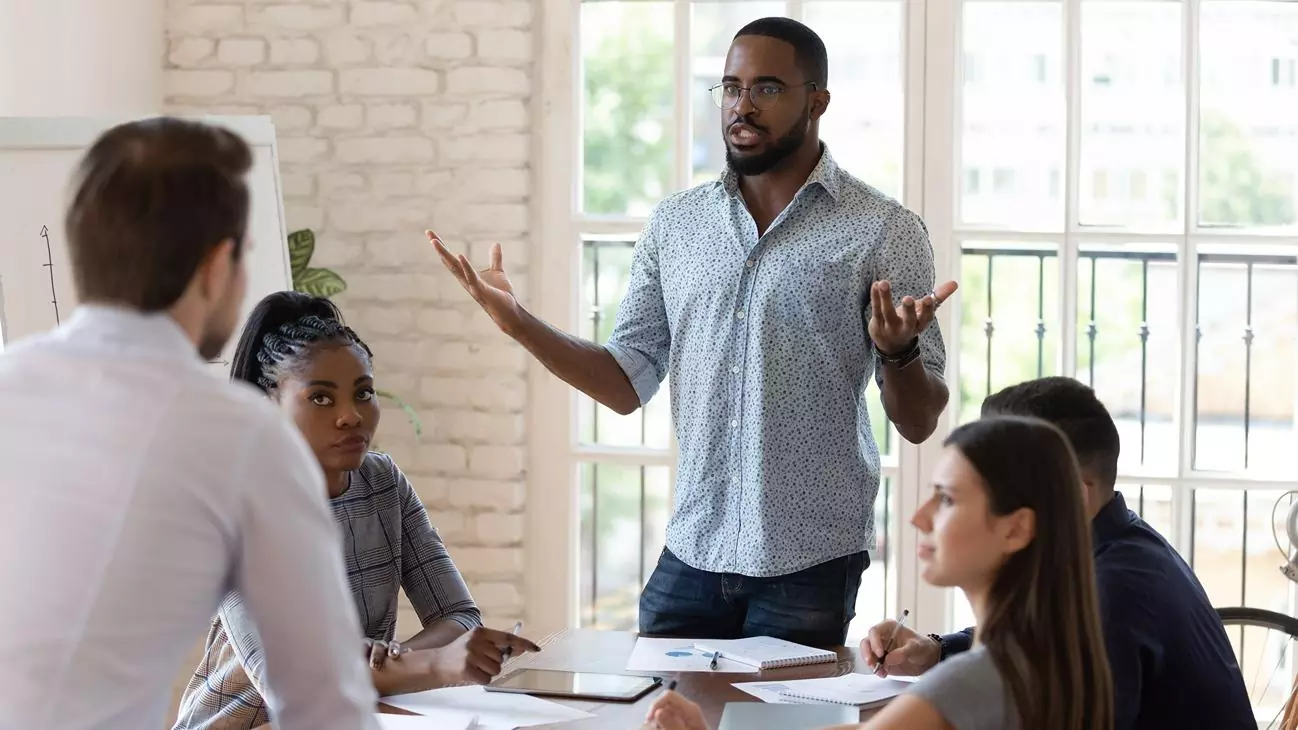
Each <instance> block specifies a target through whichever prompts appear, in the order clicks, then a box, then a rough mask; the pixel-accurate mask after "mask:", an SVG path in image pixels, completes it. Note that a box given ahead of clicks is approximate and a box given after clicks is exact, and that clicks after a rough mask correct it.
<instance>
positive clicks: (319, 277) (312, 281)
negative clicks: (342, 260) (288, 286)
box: [293, 269, 347, 299]
mask: <svg viewBox="0 0 1298 730" xmlns="http://www.w3.org/2000/svg"><path fill="white" fill-rule="evenodd" d="M293 288H294V289H297V290H298V291H300V292H302V293H304V294H310V295H311V296H313V297H325V298H326V299H327V298H329V297H331V296H333V295H335V294H338V293H340V292H343V291H346V290H347V282H345V281H343V278H342V277H341V276H339V275H338V274H336V273H334V272H333V271H330V270H329V269H307V270H305V271H303V272H302V274H301V276H295V277H293Z"/></svg>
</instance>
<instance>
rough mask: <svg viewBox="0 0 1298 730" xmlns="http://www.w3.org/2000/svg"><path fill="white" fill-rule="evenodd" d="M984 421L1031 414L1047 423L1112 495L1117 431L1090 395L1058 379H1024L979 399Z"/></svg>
mask: <svg viewBox="0 0 1298 730" xmlns="http://www.w3.org/2000/svg"><path fill="white" fill-rule="evenodd" d="M982 415H983V417H984V418H986V417H988V416H995V415H1014V416H1031V417H1035V418H1040V419H1041V420H1043V421H1048V422H1049V423H1051V424H1053V425H1054V426H1055V427H1057V428H1058V429H1059V430H1060V431H1063V432H1064V435H1065V436H1067V437H1068V441H1069V443H1071V444H1072V447H1073V451H1074V452H1075V453H1076V454H1077V461H1078V463H1079V464H1080V465H1081V467H1082V469H1083V471H1085V472H1086V473H1088V474H1090V475H1092V476H1094V478H1095V479H1097V480H1099V482H1100V483H1099V485H1098V486H1100V487H1101V489H1103V490H1106V491H1108V492H1112V491H1113V488H1114V485H1115V484H1116V483H1117V481H1118V456H1119V454H1120V453H1121V450H1122V444H1121V440H1120V439H1119V437H1118V427H1117V426H1116V425H1115V424H1114V423H1113V417H1112V416H1110V415H1109V409H1107V408H1105V407H1104V404H1103V403H1101V402H1100V399H1099V398H1097V397H1096V396H1095V391H1094V390H1092V389H1091V388H1090V387H1088V386H1086V385H1085V384H1083V383H1081V382H1079V381H1077V380H1075V379H1073V378H1067V377H1062V376H1051V377H1046V378H1037V379H1036V380H1029V381H1027V382H1024V383H1019V384H1018V385H1011V386H1010V387H1008V388H1005V389H1003V390H1001V391H1000V392H997V393H994V394H992V395H990V396H988V397H987V399H986V400H984V401H983V406H982Z"/></svg>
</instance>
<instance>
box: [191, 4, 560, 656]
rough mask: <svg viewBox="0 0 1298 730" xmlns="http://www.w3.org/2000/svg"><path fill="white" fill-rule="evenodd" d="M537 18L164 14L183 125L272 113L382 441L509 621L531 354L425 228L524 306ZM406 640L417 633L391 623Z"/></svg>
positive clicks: (519, 559)
mask: <svg viewBox="0 0 1298 730" xmlns="http://www.w3.org/2000/svg"><path fill="white" fill-rule="evenodd" d="M533 15H534V14H533V5H532V3H531V2H526V1H523V2H520V1H515V0H506V1H499V0H426V1H425V2H359V1H350V2H349V1H346V0H333V1H332V2H329V1H328V0H319V1H317V2H312V3H309V4H308V3H301V2H292V1H291V0H282V1H281V2H275V0H270V1H269V2H266V1H265V0H258V2H255V3H245V2H235V1H234V0H225V1H224V2H223V1H221V0H168V22H167V34H168V41H169V46H168V53H167V56H166V68H167V97H168V99H167V101H168V105H169V109H170V110H171V111H173V112H177V113H235V114H246V113H260V114H271V115H273V117H274V119H275V124H276V130H277V132H278V135H279V151H280V164H281V171H282V173H283V183H284V198H285V201H284V202H285V204H286V210H287V217H288V225H289V229H290V230H294V229H297V228H302V227H312V228H314V229H315V231H316V238H317V241H318V242H319V243H318V249H317V253H316V259H315V263H316V264H317V265H321V266H330V267H333V268H335V269H337V270H338V271H339V273H341V274H342V275H343V276H344V277H345V278H346V279H347V280H348V283H349V290H348V292H346V293H345V294H343V295H341V296H340V297H339V302H340V304H341V305H342V306H343V309H344V311H345V312H346V314H347V316H348V317H349V319H350V321H351V323H352V324H354V325H355V326H356V327H357V328H358V330H359V331H360V333H361V335H362V336H363V337H365V338H366V340H367V341H368V342H369V344H370V346H371V347H372V348H373V350H374V352H375V357H376V369H377V371H378V377H379V381H380V385H381V386H383V387H387V388H389V389H391V390H394V391H397V392H398V393H399V394H400V395H401V396H403V397H404V398H405V399H406V400H407V401H408V402H410V403H411V404H412V405H413V406H414V407H415V408H416V409H417V410H418V411H419V413H420V414H421V416H422V418H423V421H424V427H425V428H424V436H423V439H422V441H419V442H416V440H415V438H414V435H413V432H412V430H411V429H410V427H409V426H408V424H407V422H406V419H405V417H404V414H403V413H402V412H401V410H400V409H398V408H396V407H395V406H391V407H388V408H387V409H386V410H385V412H384V413H385V415H384V421H383V424H382V426H381V427H380V436H379V439H380V443H381V445H382V446H383V447H384V448H385V449H387V450H389V451H390V452H391V453H392V454H393V455H394V457H396V458H397V460H398V462H399V463H400V464H401V465H402V467H403V468H404V469H405V471H406V472H407V473H408V474H409V476H410V478H411V480H412V482H413V483H414V484H415V486H416V488H417V490H418V491H419V494H420V496H421V498H422V499H423V500H424V502H425V504H426V505H427V507H428V510H429V514H430V517H431V519H432V521H433V523H434V525H436V526H437V527H438V528H439V530H440V531H441V533H442V536H443V537H444V539H445V540H446V541H447V543H448V544H449V546H450V548H451V551H452V554H453V556H454V557H455V559H456V562H457V564H458V565H459V566H460V569H461V570H462V571H463V572H464V574H465V575H466V577H467V578H468V580H469V582H470V586H471V588H472V589H473V592H474V595H475V596H476V597H477V599H478V601H479V603H480V604H481V605H482V609H483V612H484V614H486V616H487V617H488V620H489V621H491V622H493V623H495V624H497V625H503V626H504V627H505V628H508V627H509V625H511V624H512V622H513V621H514V620H515V619H516V618H518V617H521V615H522V605H523V600H524V596H523V595H522V589H523V545H522V542H523V524H524V519H523V509H524V503H525V499H526V489H525V476H526V475H525V473H524V469H525V464H526V457H527V438H526V437H527V434H526V419H525V417H524V412H525V407H526V403H527V382H526V362H527V361H526V358H525V356H524V353H523V352H522V350H521V349H520V348H518V347H517V346H515V345H514V344H513V343H511V342H509V341H508V340H507V339H506V338H505V337H504V336H503V335H501V334H499V333H498V332H496V331H495V329H494V328H493V326H492V325H491V323H490V322H489V321H488V320H487V318H486V316H485V315H483V314H482V313H481V312H479V311H477V309H476V305H475V304H473V303H472V302H471V301H470V300H469V299H468V298H467V296H466V295H464V294H463V293H462V292H461V291H460V290H459V288H458V285H456V284H455V282H454V281H453V280H451V279H450V277H449V275H447V274H446V273H445V272H444V271H443V270H442V268H441V264H440V262H439V261H438V260H437V258H436V257H435V256H434V255H433V253H432V251H431V250H430V249H429V248H428V246H427V244H426V242H425V241H424V237H423V230H424V228H433V229H435V230H437V231H438V233H440V234H442V235H443V237H445V238H446V239H447V240H448V241H450V242H452V243H453V244H455V245H458V246H463V247H467V248H468V250H469V251H470V252H471V255H472V256H473V257H474V258H475V259H476V260H485V256H486V253H487V247H488V246H489V245H490V244H491V243H492V242H494V241H499V242H501V243H502V244H503V245H504V247H505V262H506V265H507V267H508V268H509V270H510V275H511V277H512V278H513V280H514V281H515V282H516V284H517V285H518V287H519V289H520V290H521V291H522V292H523V293H525V292H526V287H527V262H528V260H529V258H530V257H529V256H528V251H527V247H528V245H529V231H530V229H529V225H530V223H531V221H530V215H529V202H530V196H531V177H530V170H529V156H530V145H531V137H530V130H529V121H530V120H529V116H530V113H529V103H530V100H529V97H530V94H531V91H532V88H533V85H534V78H535V72H534V56H533V54H534V48H535V43H534V41H533V38H532V24H533ZM402 618H403V622H402V630H403V631H406V632H409V631H411V630H413V628H414V627H416V626H417V622H414V621H413V618H412V617H411V616H410V615H409V612H405V613H404V614H403V617H402Z"/></svg>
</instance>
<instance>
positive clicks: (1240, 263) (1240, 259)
mask: <svg viewBox="0 0 1298 730" xmlns="http://www.w3.org/2000/svg"><path fill="white" fill-rule="evenodd" d="M962 254H963V256H964V257H965V259H966V260H968V258H969V257H983V258H985V259H986V262H985V263H986V277H987V291H986V297H987V300H986V306H987V316H986V318H985V320H984V322H983V328H982V329H983V335H984V341H983V347H984V349H985V357H986V361H985V364H986V378H985V383H984V390H985V395H990V394H991V392H992V344H991V343H992V337H993V335H994V333H995V332H996V319H995V311H996V310H995V308H994V304H995V301H996V291H997V290H996V287H995V285H994V279H993V272H994V270H995V262H996V260H997V259H998V258H1000V257H1031V258H1035V259H1036V260H1037V267H1036V269H1037V273H1038V277H1037V287H1036V291H1037V308H1036V309H1037V321H1036V327H1035V329H1034V334H1035V336H1036V343H1037V347H1036V350H1037V363H1036V372H1037V374H1038V377H1040V376H1041V375H1042V374H1044V372H1045V369H1046V362H1045V337H1046V334H1047V329H1046V311H1047V306H1048V305H1047V302H1046V297H1045V277H1046V267H1045V263H1046V259H1048V258H1053V257H1055V256H1056V252H1055V251H1054V250H1053V249H1046V248H998V247H988V246H967V247H965V248H964V249H963V251H962ZM1078 259H1079V261H1078V270H1079V271H1082V270H1084V267H1087V266H1089V270H1090V271H1089V273H1090V282H1089V287H1088V289H1089V290H1088V291H1086V292H1081V295H1082V296H1085V297H1086V305H1085V306H1087V307H1088V308H1089V312H1087V314H1088V316H1087V324H1086V328H1085V330H1084V331H1085V334H1086V346H1087V348H1088V349H1089V352H1088V354H1089V358H1088V366H1087V369H1086V371H1085V373H1084V375H1085V377H1086V380H1087V382H1088V384H1089V385H1091V386H1092V387H1094V385H1095V345H1096V340H1097V338H1098V337H1100V335H1101V334H1102V333H1101V332H1100V331H1099V327H1098V324H1097V304H1096V300H1097V288H1098V287H1097V280H1098V277H1097V276H1096V267H1097V264H1098V262H1099V261H1102V260H1106V259H1118V260H1126V261H1131V262H1133V263H1135V264H1138V265H1139V266H1140V274H1141V275H1140V281H1141V292H1140V324H1139V327H1138V328H1137V330H1136V331H1135V332H1130V333H1116V334H1115V335H1114V336H1134V337H1136V338H1138V339H1139V341H1140V383H1139V386H1140V395H1139V403H1140V406H1139V408H1140V411H1139V415H1138V418H1139V425H1140V442H1139V453H1140V461H1141V463H1142V464H1143V463H1144V462H1145V456H1146V450H1145V449H1146V444H1145V436H1146V426H1147V416H1148V411H1147V403H1148V387H1149V359H1148V355H1149V353H1148V343H1149V336H1150V329H1149V323H1148V313H1149V271H1150V265H1151V264H1171V265H1175V263H1176V254H1175V253H1171V252H1140V251H1121V250H1102V251H1100V250H1095V251H1088V250H1082V251H1079V252H1078ZM977 263H982V262H977ZM1205 266H1231V267H1242V268H1243V270H1244V280H1245V291H1244V292H1243V295H1244V297H1245V302H1246V303H1245V322H1244V325H1243V329H1242V331H1241V332H1240V343H1241V346H1242V347H1243V356H1244V398H1243V429H1244V446H1243V449H1244V454H1243V464H1244V467H1245V468H1248V446H1249V437H1250V429H1251V426H1252V425H1253V424H1252V421H1253V413H1252V402H1251V400H1252V398H1251V396H1252V393H1253V382H1252V379H1253V363H1254V361H1253V347H1254V343H1255V340H1256V332H1255V330H1254V324H1255V323H1254V305H1255V302H1254V278H1255V274H1256V271H1257V269H1258V268H1261V267H1266V268H1282V269H1289V270H1292V271H1294V272H1295V274H1298V256H1293V255H1254V254H1237V253H1202V254H1199V256H1198V265H1197V266H1196V270H1195V276H1196V281H1198V282H1199V284H1200V285H1201V284H1202V274H1203V269H1204V267H1205ZM1200 291H1202V289H1201V286H1200ZM1202 300H1203V298H1202V296H1201V297H1200V301H1202ZM1079 304H1080V302H1079ZM1049 306H1053V302H1051V303H1050V305H1049ZM1195 317H1196V324H1195V333H1196V337H1195V347H1196V354H1197V353H1198V349H1197V348H1198V347H1199V346H1200V340H1201V339H1202V337H1203V333H1202V330H1201V329H1200V325H1199V322H1200V317H1201V315H1200V312H1199V311H1198V307H1196V312H1195ZM966 352H968V350H966ZM1196 361H1197V358H1196ZM1198 370H1199V369H1198V367H1197V366H1196V368H1195V373H1194V374H1193V377H1194V393H1195V400H1194V402H1193V403H1192V404H1191V409H1190V410H1191V413H1190V414H1189V415H1190V418H1191V419H1192V420H1191V423H1190V428H1191V429H1193V431H1194V433H1196V434H1197V432H1198V421H1199V413H1198V394H1199V372H1198ZM1081 375H1082V374H1081V373H1079V376H1081ZM1259 486H1262V487H1264V486H1265V485H1264V484H1260V485H1259ZM1139 489H1140V491H1139V500H1138V509H1137V512H1138V513H1140V514H1142V515H1143V514H1144V510H1145V489H1144V486H1141V487H1140V488H1139ZM1195 491H1197V490H1191V493H1190V495H1189V506H1190V520H1189V528H1190V534H1189V535H1188V539H1189V546H1190V550H1189V562H1190V565H1191V567H1193V566H1194V557H1195V556H1194V553H1195V549H1194V546H1195V525H1196V518H1195V517H1196V516H1195V508H1196V506H1197V500H1196V499H1195ZM1240 492H1241V500H1242V508H1243V512H1242V514H1243V515H1244V518H1243V520H1242V528H1241V535H1240V539H1241V550H1240V582H1239V599H1240V604H1241V605H1243V604H1244V603H1245V589H1246V585H1247V578H1248V544H1249V540H1248V508H1249V490H1248V489H1242V490H1240ZM1241 631H1242V630H1241ZM1240 647H1241V652H1242V651H1243V649H1242V647H1243V636H1242V634H1241V637H1240Z"/></svg>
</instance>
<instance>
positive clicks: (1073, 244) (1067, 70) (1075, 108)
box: [1057, 0, 1082, 376]
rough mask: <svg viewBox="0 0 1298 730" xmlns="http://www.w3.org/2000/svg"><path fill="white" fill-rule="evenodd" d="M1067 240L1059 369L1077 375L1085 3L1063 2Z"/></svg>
mask: <svg viewBox="0 0 1298 730" xmlns="http://www.w3.org/2000/svg"><path fill="white" fill-rule="evenodd" d="M1064 90H1065V97H1064V114H1065V123H1064V135H1065V137H1064V138H1065V140H1066V144H1067V150H1066V152H1065V154H1064V239H1063V242H1062V244H1061V245H1060V247H1059V266H1058V267H1057V270H1058V275H1059V289H1058V290H1059V298H1060V301H1059V356H1060V363H1059V370H1058V372H1059V373H1060V374H1063V375H1068V376H1072V375H1074V374H1075V373H1076V372H1077V239H1076V237H1074V236H1073V231H1076V230H1078V228H1079V221H1078V206H1079V199H1080V194H1079V190H1080V183H1081V164H1080V163H1081V158H1082V3H1081V0H1065V2H1064Z"/></svg>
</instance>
